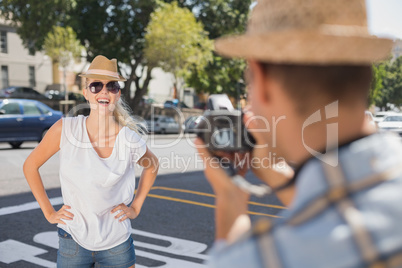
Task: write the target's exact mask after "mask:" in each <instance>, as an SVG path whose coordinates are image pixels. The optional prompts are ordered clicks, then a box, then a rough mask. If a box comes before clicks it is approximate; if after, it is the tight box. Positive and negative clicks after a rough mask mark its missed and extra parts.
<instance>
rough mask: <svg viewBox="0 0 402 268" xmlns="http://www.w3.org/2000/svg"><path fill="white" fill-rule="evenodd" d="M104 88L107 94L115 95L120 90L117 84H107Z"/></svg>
mask: <svg viewBox="0 0 402 268" xmlns="http://www.w3.org/2000/svg"><path fill="white" fill-rule="evenodd" d="M106 88H107V90H109V92H111V93H113V94H116V93H117V92H119V90H120V85H119V83H118V82H109V83H107V84H106Z"/></svg>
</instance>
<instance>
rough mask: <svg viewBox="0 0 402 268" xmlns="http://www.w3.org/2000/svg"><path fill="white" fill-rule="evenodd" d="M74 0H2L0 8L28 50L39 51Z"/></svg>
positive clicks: (65, 15) (72, 5) (71, 6)
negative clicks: (15, 28)
mask: <svg viewBox="0 0 402 268" xmlns="http://www.w3.org/2000/svg"><path fill="white" fill-rule="evenodd" d="M74 5H75V1H74V0H52V1H50V0H46V1H37V0H2V4H1V5H0V10H1V12H2V15H4V16H5V17H6V19H8V20H11V21H12V22H13V24H14V26H15V27H17V33H18V34H19V36H20V37H21V39H22V41H23V44H24V46H25V47H26V48H28V49H29V50H30V52H32V53H33V52H35V51H40V50H42V48H43V44H44V41H45V38H46V36H47V34H48V33H49V32H50V31H51V30H52V28H53V26H55V25H61V22H62V20H63V19H65V18H66V17H67V13H68V12H69V11H70V10H71V9H72V8H73V7H74Z"/></svg>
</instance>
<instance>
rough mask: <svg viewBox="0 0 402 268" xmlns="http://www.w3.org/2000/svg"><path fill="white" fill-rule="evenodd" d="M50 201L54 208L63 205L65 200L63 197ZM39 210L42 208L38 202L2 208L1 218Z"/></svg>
mask: <svg viewBox="0 0 402 268" xmlns="http://www.w3.org/2000/svg"><path fill="white" fill-rule="evenodd" d="M49 200H50V203H51V204H52V205H53V206H57V205H61V204H63V198H62V197H61V196H59V197H55V198H50V199H49ZM38 208H40V207H39V204H38V202H36V201H33V202H29V203H25V204H22V205H17V206H10V207H4V208H0V216H5V215H10V214H15V213H20V212H24V211H29V210H33V209H38Z"/></svg>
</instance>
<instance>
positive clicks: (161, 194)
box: [0, 137, 286, 268]
mask: <svg viewBox="0 0 402 268" xmlns="http://www.w3.org/2000/svg"><path fill="white" fill-rule="evenodd" d="M175 139H176V138H175V137H164V138H163V139H157V140H155V141H153V142H154V144H153V145H152V146H151V142H152V141H151V140H149V141H147V143H148V145H149V147H150V148H151V149H152V150H153V151H154V152H155V153H156V155H157V156H159V157H161V159H163V158H162V157H165V158H166V161H169V160H168V159H170V158H172V157H173V158H175V157H176V158H178V159H179V160H178V161H179V162H180V159H184V160H186V159H190V160H189V161H188V163H189V164H188V166H187V167H185V166H183V163H182V164H177V163H175V164H177V165H176V166H174V165H175V164H172V163H167V164H166V166H165V168H162V169H161V172H160V174H161V175H158V177H157V180H156V182H155V185H154V187H153V188H152V189H151V191H150V193H149V195H148V197H147V199H146V201H145V204H144V206H143V209H142V211H141V214H140V215H139V217H138V218H137V219H135V220H132V228H133V229H132V237H133V239H134V245H135V248H136V255H137V265H136V267H137V268H142V267H172V268H173V267H174V268H180V267H183V268H192V267H205V266H204V264H203V263H204V262H205V260H207V259H208V250H209V249H210V248H211V246H212V244H213V241H214V195H213V192H212V189H211V187H210V185H209V184H208V183H207V181H206V179H205V177H204V174H203V172H202V171H201V169H202V166H199V165H198V164H197V163H198V162H197V160H196V159H193V155H194V149H193V148H191V144H189V142H188V141H184V140H185V139H183V138H181V139H180V140H179V141H178V142H177V143H176V144H174V145H172V144H170V145H169V146H167V147H166V148H160V147H163V146H162V145H166V144H168V143H170V142H171V141H172V140H175ZM1 146H2V147H0V169H1V171H2V172H1V174H0V188H1V189H2V192H1V193H2V194H1V196H0V267H1V268H4V267H17V268H18V267H24V268H25V267H55V265H56V264H55V263H56V256H57V248H58V238H57V233H56V231H57V227H56V226H55V225H51V224H49V223H48V222H47V221H46V219H45V218H44V217H43V214H42V212H41V210H40V209H39V207H38V205H37V202H36V201H35V199H34V197H33V195H32V194H31V193H30V191H29V188H28V191H27V189H26V188H24V187H22V186H20V188H22V189H21V191H20V192H19V193H15V191H14V190H13V191H14V192H13V193H10V192H9V193H7V189H11V187H9V186H10V185H14V186H13V187H15V188H18V187H19V186H18V185H23V183H25V184H26V182H25V179H24V178H23V177H22V178H21V174H20V173H19V172H20V171H19V170H18V169H19V168H20V166H19V165H20V164H21V163H23V161H24V159H25V158H26V156H27V155H28V154H29V152H30V151H32V149H33V148H34V147H35V146H36V144H35V143H33V144H30V143H27V144H25V147H23V148H22V149H19V150H10V149H7V148H6V146H5V145H1ZM48 164H49V166H48V167H43V170H41V173H44V174H47V175H46V177H47V180H46V182H45V183H49V181H50V184H46V185H47V186H48V187H47V193H48V196H49V198H50V199H51V201H52V203H53V205H54V207H55V208H56V209H58V208H60V207H61V206H62V198H61V191H60V188H59V186H57V182H54V181H58V175H57V174H58V159H57V157H55V159H53V160H50V162H49V163H48ZM169 165H173V166H169ZM4 170H6V171H4ZM247 179H248V180H249V181H251V182H253V183H258V180H257V179H256V178H255V177H254V176H253V175H252V174H251V173H250V174H248V175H247ZM12 180H17V181H19V180H20V182H18V183H14V182H13V181H12ZM137 180H138V178H137ZM23 181H24V182H23ZM251 201H252V202H253V203H252V204H250V207H249V214H250V216H251V219H252V221H255V220H256V219H257V218H259V217H266V218H271V219H273V218H274V217H277V216H276V214H278V213H280V212H281V211H283V210H284V209H286V208H284V207H283V206H281V204H280V202H279V201H278V200H277V199H276V197H275V196H268V197H265V198H255V197H253V198H252V200H251Z"/></svg>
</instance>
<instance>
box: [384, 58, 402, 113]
mask: <svg viewBox="0 0 402 268" xmlns="http://www.w3.org/2000/svg"><path fill="white" fill-rule="evenodd" d="M386 71H387V75H386V77H385V79H384V81H383V84H384V88H386V89H388V90H389V93H390V94H389V102H390V103H392V104H395V105H396V106H398V107H399V106H401V105H402V56H400V57H399V58H396V59H395V60H394V61H391V62H390V63H389V64H388V65H387V66H386Z"/></svg>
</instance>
